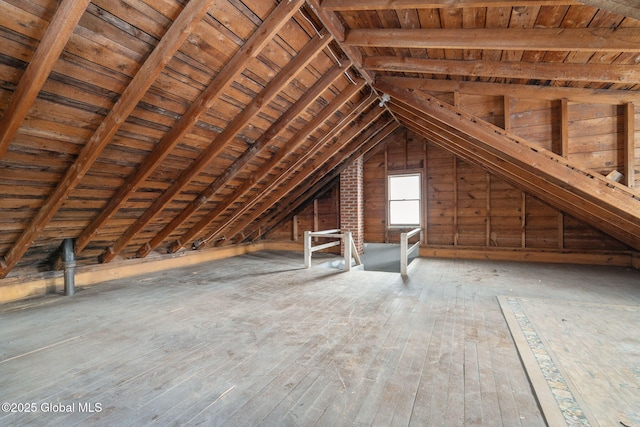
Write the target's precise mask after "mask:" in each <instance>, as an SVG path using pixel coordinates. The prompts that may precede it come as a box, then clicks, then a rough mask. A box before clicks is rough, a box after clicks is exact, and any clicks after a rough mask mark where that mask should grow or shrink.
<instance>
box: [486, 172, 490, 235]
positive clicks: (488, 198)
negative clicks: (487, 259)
mask: <svg viewBox="0 0 640 427" xmlns="http://www.w3.org/2000/svg"><path fill="white" fill-rule="evenodd" d="M486 219H487V223H486V231H485V233H486V237H485V245H487V246H491V174H490V173H489V172H487V216H486Z"/></svg>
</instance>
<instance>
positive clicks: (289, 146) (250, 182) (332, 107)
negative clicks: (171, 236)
mask: <svg viewBox="0 0 640 427" xmlns="http://www.w3.org/2000/svg"><path fill="white" fill-rule="evenodd" d="M363 86H364V80H362V79H359V80H358V81H357V82H356V84H355V85H349V86H348V87H347V88H346V89H345V90H343V91H342V92H341V93H340V94H339V95H338V96H337V97H336V98H335V99H334V100H333V101H332V102H331V104H329V105H328V106H326V107H325V108H324V109H323V110H322V111H321V112H320V113H318V114H317V115H316V116H315V117H314V118H313V119H312V120H310V121H309V122H308V123H307V124H306V125H305V126H304V127H303V128H302V129H300V130H299V131H298V132H297V133H296V134H295V135H294V136H293V137H292V138H291V139H290V140H289V141H288V142H287V143H286V145H285V147H283V148H281V149H280V150H278V152H277V153H275V154H274V155H273V157H271V158H270V159H269V160H268V161H267V162H266V163H265V164H264V165H262V166H261V167H260V170H259V171H257V172H255V173H254V174H253V175H252V177H251V179H247V180H245V182H244V183H243V184H242V186H241V187H240V188H238V189H236V191H234V193H233V194H231V195H229V196H228V197H226V198H225V199H224V200H222V201H221V202H220V203H219V204H218V205H217V206H216V207H215V208H214V209H212V210H211V211H209V212H208V213H207V214H206V215H205V216H204V217H203V218H202V219H200V221H198V222H197V223H196V224H195V225H194V226H193V227H191V228H190V229H189V231H187V232H186V233H185V234H184V235H182V236H181V237H180V239H179V240H177V241H176V242H173V243H172V245H171V251H172V252H175V251H177V250H178V249H179V248H180V247H181V246H182V245H183V244H186V242H189V241H191V240H193V239H194V238H195V237H196V236H197V235H198V234H199V233H201V232H202V230H204V229H205V228H206V227H207V226H208V225H209V223H211V221H213V220H214V219H215V218H217V217H218V216H219V215H220V214H221V213H222V212H224V211H225V210H227V209H228V208H229V207H230V206H232V205H233V204H234V203H235V202H236V201H237V200H240V199H241V198H242V197H243V196H244V195H245V194H247V193H248V192H249V191H250V190H251V189H252V188H253V187H254V186H255V184H257V183H258V182H260V181H261V180H262V179H264V178H265V177H266V176H267V174H269V172H271V171H272V169H273V168H274V167H276V166H277V165H278V164H280V162H282V160H283V159H284V158H285V157H287V156H289V155H290V154H291V153H293V152H294V151H295V150H296V149H298V148H299V147H300V146H301V145H302V144H303V143H304V142H305V141H306V140H307V138H308V137H309V135H311V134H312V133H313V132H314V131H315V130H316V129H317V128H318V127H320V126H321V125H322V124H323V123H324V122H325V121H326V120H327V119H329V118H330V117H331V116H332V115H333V114H335V112H336V111H338V109H340V108H341V107H342V106H343V105H344V104H345V103H346V102H348V101H349V100H350V99H351V98H352V97H353V96H354V95H355V94H356V93H357V92H358V91H359V90H360V89H362V87H363ZM313 151H314V150H313V148H311V149H309V150H308V151H307V152H313ZM292 167H293V164H292V165H289V167H287V168H284V169H282V170H281V171H279V172H278V173H279V177H282V176H285V175H286V174H287V172H289V171H291V170H292ZM275 182H276V181H272V183H271V185H273V184H274V183H275ZM271 185H270V186H269V187H271ZM266 192H267V190H266V189H263V190H261V191H260V194H259V195H257V196H256V197H255V198H254V200H255V199H258V198H260V197H261V196H262V195H263V194H265V193H266ZM250 206H251V203H249V204H245V205H243V207H242V208H240V209H239V210H237V211H236V212H234V213H233V215H231V217H229V218H227V219H226V221H225V224H227V223H230V222H231V221H233V220H234V219H235V218H236V217H237V215H240V214H241V212H244V211H245V210H246V209H248V208H249V207H250ZM216 237H217V235H215V236H213V237H212V238H216Z"/></svg>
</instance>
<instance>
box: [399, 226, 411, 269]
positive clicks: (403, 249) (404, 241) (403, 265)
mask: <svg viewBox="0 0 640 427" xmlns="http://www.w3.org/2000/svg"><path fill="white" fill-rule="evenodd" d="M408 246H409V238H408V237H407V233H402V234H400V274H402V275H403V276H406V275H407V264H408V263H409V262H408V261H409V260H408V259H407V257H408V255H409V254H407V248H408Z"/></svg>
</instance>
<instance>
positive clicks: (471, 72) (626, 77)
mask: <svg viewBox="0 0 640 427" xmlns="http://www.w3.org/2000/svg"><path fill="white" fill-rule="evenodd" d="M363 67H364V68H366V69H368V70H373V71H396V72H406V73H427V74H447V75H456V76H475V77H502V78H508V79H536V80H562V81H583V82H605V83H629V84H638V83H640V67H638V66H637V65H619V64H568V63H545V62H515V61H514V62H506V61H463V60H446V59H422V58H411V57H397V56H372V57H365V58H364V60H363Z"/></svg>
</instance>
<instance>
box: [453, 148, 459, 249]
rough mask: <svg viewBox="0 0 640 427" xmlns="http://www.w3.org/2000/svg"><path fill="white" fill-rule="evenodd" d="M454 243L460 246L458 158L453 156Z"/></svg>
mask: <svg viewBox="0 0 640 427" xmlns="http://www.w3.org/2000/svg"><path fill="white" fill-rule="evenodd" d="M453 245H454V246H458V158H457V157H456V156H453Z"/></svg>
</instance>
